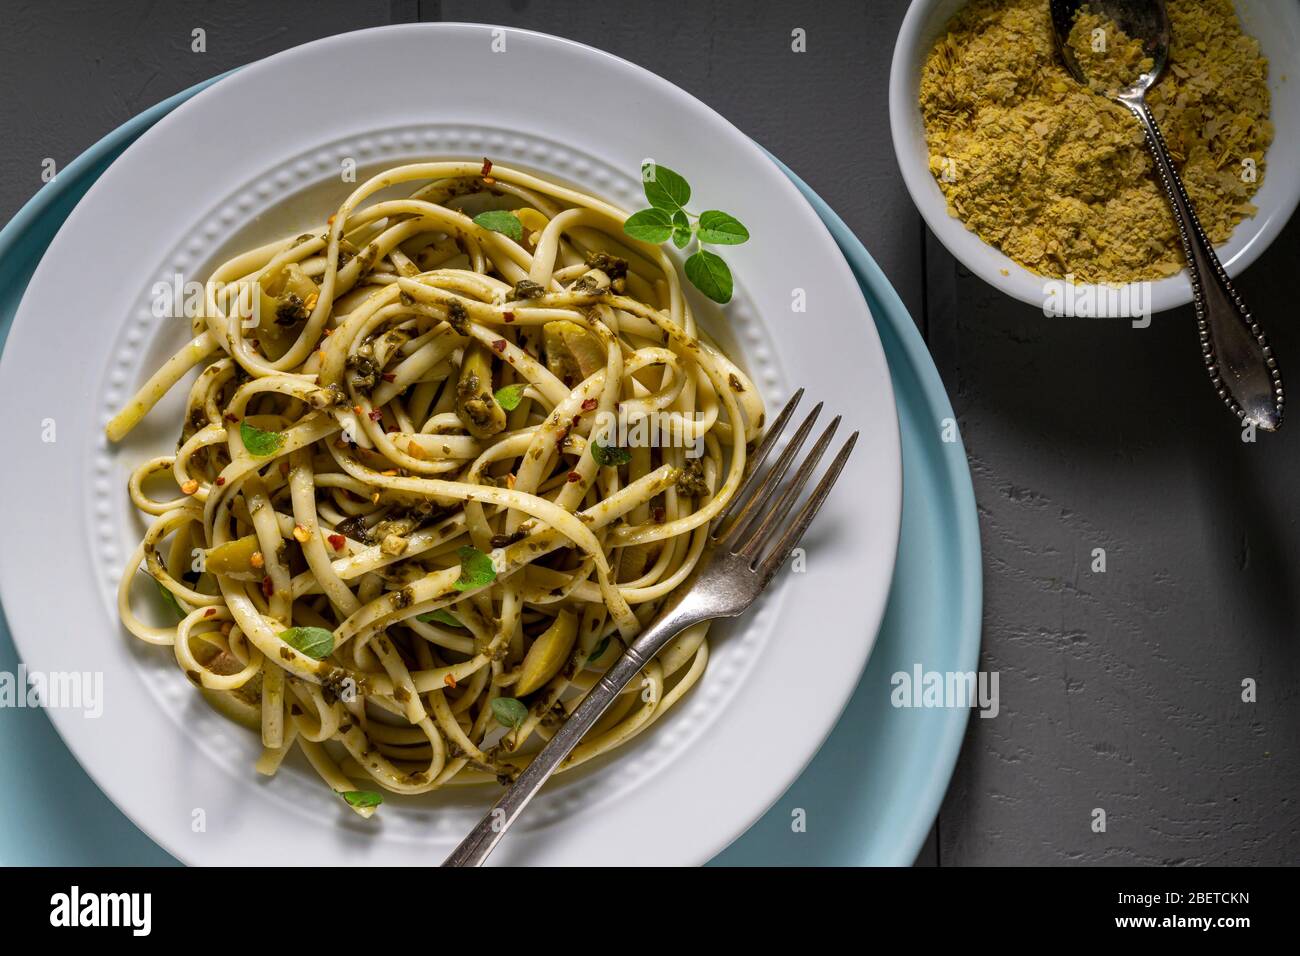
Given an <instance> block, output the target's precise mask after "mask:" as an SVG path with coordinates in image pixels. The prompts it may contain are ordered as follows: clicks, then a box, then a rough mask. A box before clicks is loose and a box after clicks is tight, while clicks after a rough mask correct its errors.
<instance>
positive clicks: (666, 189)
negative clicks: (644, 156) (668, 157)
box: [641, 163, 691, 212]
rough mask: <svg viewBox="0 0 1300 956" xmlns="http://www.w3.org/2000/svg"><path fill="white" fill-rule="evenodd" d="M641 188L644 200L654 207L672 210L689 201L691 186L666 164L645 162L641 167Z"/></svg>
mask: <svg viewBox="0 0 1300 956" xmlns="http://www.w3.org/2000/svg"><path fill="white" fill-rule="evenodd" d="M641 188H642V189H644V190H645V198H646V201H647V202H649V203H650V205H652V206H654V207H655V208H656V209H667V210H668V211H669V212H674V211H676V210H678V209H681V208H682V207H683V206H685V205H686V204H687V203H688V202H690V201H691V187H690V184H688V183H687V182H686V180H685V179H683V178H682V177H681V176H679V175H678V174H677V173H675V172H673V171H672V170H671V169H669V168H668V167H667V166H660V165H659V164H658V163H646V164H645V165H644V166H642V167H641Z"/></svg>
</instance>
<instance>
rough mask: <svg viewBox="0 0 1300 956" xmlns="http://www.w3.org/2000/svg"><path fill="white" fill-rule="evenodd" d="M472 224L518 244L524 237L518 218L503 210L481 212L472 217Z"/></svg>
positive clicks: (522, 227) (522, 225)
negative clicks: (497, 233) (499, 234)
mask: <svg viewBox="0 0 1300 956" xmlns="http://www.w3.org/2000/svg"><path fill="white" fill-rule="evenodd" d="M474 224H475V225H476V226H482V227H483V228H484V229H490V230H491V231H492V232H499V233H501V235H503V236H505V237H506V238H507V239H513V240H514V241H515V242H518V241H519V240H520V239H522V238H523V237H524V224H523V223H521V222H520V221H519V217H518V216H516V215H515V214H514V213H512V212H510V211H508V210H505V209H491V210H488V211H487V212H481V213H479V214H478V215H477V216H475V217H474Z"/></svg>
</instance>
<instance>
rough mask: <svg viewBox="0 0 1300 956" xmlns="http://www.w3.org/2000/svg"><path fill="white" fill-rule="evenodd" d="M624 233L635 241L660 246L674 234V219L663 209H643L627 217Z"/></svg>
mask: <svg viewBox="0 0 1300 956" xmlns="http://www.w3.org/2000/svg"><path fill="white" fill-rule="evenodd" d="M623 231H624V232H626V233H627V234H628V235H629V236H631V237H632V238H633V239H640V240H641V241H642V242H651V243H654V244H655V245H658V244H659V243H661V242H667V241H668V238H669V237H670V236H671V235H672V234H673V217H672V215H671V214H670V213H667V212H665V211H664V210H662V209H642V210H641V211H640V212H634V213H632V215H630V216H628V217H627V222H625V223H623Z"/></svg>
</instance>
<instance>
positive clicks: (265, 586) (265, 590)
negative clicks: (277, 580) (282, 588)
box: [262, 574, 275, 598]
mask: <svg viewBox="0 0 1300 956" xmlns="http://www.w3.org/2000/svg"><path fill="white" fill-rule="evenodd" d="M274 593H275V585H274V584H272V583H271V576H270V575H269V574H268V575H267V576H266V577H264V578H262V596H263V597H265V598H270V596H271V595H272V594H274Z"/></svg>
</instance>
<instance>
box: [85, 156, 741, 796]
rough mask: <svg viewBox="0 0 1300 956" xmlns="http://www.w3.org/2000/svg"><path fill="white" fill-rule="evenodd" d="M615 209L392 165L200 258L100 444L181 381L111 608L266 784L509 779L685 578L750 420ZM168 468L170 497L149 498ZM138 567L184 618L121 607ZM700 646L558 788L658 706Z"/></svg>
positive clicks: (661, 666) (731, 480)
mask: <svg viewBox="0 0 1300 956" xmlns="http://www.w3.org/2000/svg"><path fill="white" fill-rule="evenodd" d="M406 184H411V185H410V186H409V188H413V189H414V192H411V193H409V196H408V197H407V198H383V197H381V196H376V194H377V193H381V192H383V193H384V195H389V194H391V193H393V192H394V190H393V189H391V187H396V186H401V185H406ZM417 187H418V188H417ZM368 200H369V204H368V205H367V204H366V202H367V201H368ZM485 206H486V207H491V208H492V209H505V208H508V209H510V210H513V218H514V220H517V221H518V228H517V229H516V228H515V227H514V223H513V222H512V221H509V220H507V222H506V224H505V225H506V227H508V228H502V227H501V226H500V225H499V224H500V223H501V219H500V214H499V213H498V214H497V218H496V219H495V220H493V219H492V218H491V217H486V216H481V217H478V218H480V219H482V220H483V221H484V222H488V223H495V224H496V225H494V226H493V227H492V228H487V227H485V226H484V225H480V223H479V222H477V221H475V219H474V218H471V216H470V214H469V212H468V211H467V210H470V209H474V208H482V207H485ZM625 219H626V214H625V213H623V212H622V211H621V210H619V209H617V208H615V207H614V206H611V205H609V204H607V203H605V202H603V201H601V200H600V199H597V198H594V197H592V196H589V195H587V194H585V193H583V192H580V191H576V190H574V189H571V188H568V187H565V186H562V185H559V184H557V183H554V182H550V181H548V180H545V179H542V178H539V177H536V176H533V175H529V174H526V173H523V172H519V171H516V170H512V169H507V168H503V167H500V166H495V167H494V166H493V165H492V164H491V163H490V162H488V161H486V160H485V161H484V162H483V164H482V166H481V167H480V165H479V164H478V163H468V162H429V163H417V164H412V165H407V166H400V167H397V168H393V169H389V170H386V171H384V172H382V173H380V174H378V175H376V176H374V177H373V178H371V179H370V180H369V181H367V182H365V183H364V184H363V185H361V186H359V187H358V188H357V189H356V190H355V191H354V192H353V193H352V194H351V195H350V196H349V197H348V198H347V199H346V200H345V201H344V202H343V204H342V205H341V206H340V207H339V208H338V210H337V211H335V213H334V215H332V216H330V218H329V220H328V222H327V223H326V224H324V225H322V226H321V227H320V228H319V229H317V230H314V231H312V232H310V233H307V234H306V235H301V236H298V237H296V238H286V239H282V240H279V241H277V242H273V243H270V244H268V245H265V246H262V247H260V248H257V249H251V250H249V251H247V252H244V253H242V254H240V255H237V256H235V257H234V258H232V259H230V260H229V261H228V262H225V263H224V264H222V265H220V266H218V267H217V269H216V270H215V271H214V272H213V274H212V276H211V278H210V279H209V280H208V282H207V283H206V286H205V288H204V295H203V301H202V306H201V308H200V309H198V310H197V311H198V312H199V313H200V314H199V315H198V316H197V317H195V318H194V319H193V321H192V338H191V339H190V341H189V342H187V343H186V344H185V345H184V346H183V347H182V348H181V349H180V350H179V351H178V352H177V353H176V354H175V355H174V356H172V357H171V358H170V359H168V360H167V361H166V362H165V363H164V364H163V365H162V367H161V368H159V369H158V370H157V372H155V373H154V375H153V377H152V378H150V379H149V380H148V382H146V383H145V384H144V386H143V387H142V388H141V389H140V390H139V392H138V393H137V394H136V395H135V396H134V397H133V398H132V399H131V401H130V402H129V403H128V404H127V405H126V407H125V408H123V409H122V411H121V412H119V413H118V415H117V416H116V417H114V418H113V419H112V420H111V421H110V422H109V424H108V426H107V433H108V436H109V438H110V439H111V440H113V441H119V440H121V439H122V438H123V437H124V436H126V435H127V433H129V432H130V431H131V429H132V428H133V427H134V426H135V425H136V424H137V423H138V422H139V421H140V420H141V419H142V418H143V417H144V416H145V415H146V414H147V413H148V412H149V410H150V409H151V408H152V407H153V406H154V405H155V404H156V403H157V402H158V401H159V399H161V398H162V396H163V395H164V394H165V393H166V392H167V391H168V390H169V389H171V388H172V387H173V386H174V385H176V384H177V383H178V382H179V381H180V380H181V379H182V378H184V377H186V375H187V373H190V372H191V371H192V370H194V369H201V371H200V372H199V374H198V376H197V379H196V380H195V381H194V383H193V385H192V386H191V387H190V390H189V399H188V403H187V406H186V414H185V420H184V423H183V425H182V429H181V435H180V441H179V444H178V447H177V449H176V452H175V454H171V455H166V456H162V457H158V458H153V459H151V460H148V461H145V462H143V463H142V464H140V465H139V466H138V467H137V468H136V469H135V471H134V472H133V474H132V476H131V479H130V482H129V493H130V496H131V500H132V501H133V502H134V504H135V506H136V507H137V508H138V509H139V510H140V511H141V512H142V513H144V514H145V515H147V516H149V518H150V519H151V524H150V525H149V527H148V530H147V531H146V532H145V534H144V537H143V540H142V541H141V542H140V544H139V546H138V547H137V548H136V549H135V551H134V553H133V554H132V555H131V557H130V560H129V561H128V564H127V568H126V573H125V574H124V575H123V577H122V582H121V585H120V589H119V598H118V605H119V611H120V614H121V618H122V621H123V623H124V625H125V626H126V628H127V629H128V630H129V631H130V632H131V633H132V634H134V635H135V636H136V637H138V638H140V639H141V640H144V641H146V642H148V643H151V644H156V645H161V646H169V647H171V648H172V650H173V652H174V654H175V657H176V662H177V664H178V666H180V667H181V669H182V670H183V671H184V672H185V673H186V675H187V676H188V677H189V679H190V680H191V682H192V683H194V684H195V685H196V686H197V687H199V688H200V689H201V691H202V693H203V695H204V696H205V697H206V698H207V699H208V701H209V702H210V703H212V704H213V705H214V706H215V707H216V708H217V709H218V710H220V711H221V712H222V713H223V714H225V715H227V716H229V717H231V718H233V719H235V720H237V721H239V722H241V723H244V724H245V725H247V726H249V727H251V728H253V729H255V730H256V731H257V732H258V733H260V735H261V742H262V746H263V752H262V755H261V757H260V759H259V760H258V763H257V767H258V770H260V771H261V772H263V773H266V774H273V773H275V772H276V770H277V768H278V767H279V765H280V764H281V762H282V761H283V759H284V758H285V756H286V755H287V754H288V753H289V751H290V750H292V749H293V748H294V747H297V748H299V749H301V750H302V752H303V753H304V755H305V756H306V758H307V760H308V761H309V762H310V764H311V766H312V767H313V768H314V769H315V770H316V771H317V772H318V773H319V774H320V776H321V777H322V779H323V780H324V781H325V783H326V784H327V785H328V786H329V787H331V788H332V789H333V790H334V791H336V792H338V793H340V794H342V795H343V796H344V797H345V798H347V802H348V803H349V804H350V805H351V806H352V807H353V808H354V809H355V810H356V811H357V812H358V813H360V814H362V815H365V816H368V815H370V814H371V813H373V812H374V807H375V805H376V804H377V803H378V802H379V800H380V798H379V795H378V791H391V792H395V793H403V794H416V793H423V792H425V791H429V790H433V789H435V788H438V787H441V786H443V785H444V784H448V783H453V782H454V783H472V782H482V781H490V780H492V779H494V778H495V779H497V780H500V781H502V782H508V781H509V780H510V779H513V777H514V776H515V775H517V773H518V771H519V770H520V769H521V768H522V767H523V766H525V765H526V764H527V761H528V759H529V756H530V754H532V753H535V752H536V749H537V748H538V746H540V743H541V742H542V741H544V740H546V739H548V738H549V737H550V735H551V734H552V733H553V732H554V730H555V728H556V727H557V726H558V724H559V723H560V722H562V721H563V719H564V718H565V716H566V715H567V714H568V713H570V712H571V711H572V710H573V708H574V707H576V706H577V704H578V702H579V701H580V700H581V697H582V695H583V693H585V692H586V690H588V689H589V688H591V687H592V686H593V685H594V683H595V682H596V681H597V680H598V679H599V677H600V675H601V673H602V672H603V671H604V670H605V669H606V668H607V667H609V666H610V665H611V664H612V663H613V662H614V661H615V660H616V659H617V658H618V656H619V654H620V653H621V651H622V648H623V647H624V645H625V644H626V643H627V642H628V640H629V639H630V638H632V637H633V636H634V635H635V634H636V633H637V632H638V631H639V629H640V628H641V627H642V626H643V625H644V624H645V623H647V622H648V621H649V620H650V619H651V618H653V616H654V615H655V614H656V613H657V611H658V609H659V608H660V607H661V606H662V604H663V601H664V599H665V598H666V597H667V596H668V595H669V594H670V593H672V592H673V591H674V589H676V588H677V587H678V586H679V585H681V584H682V582H683V581H684V580H685V579H686V578H687V576H688V575H689V574H690V572H691V570H692V569H693V567H694V566H695V564H696V562H697V561H698V560H699V558H700V555H701V552H702V551H703V549H704V546H705V539H706V535H707V532H708V525H709V522H710V520H711V519H712V518H713V517H714V516H715V515H716V514H717V513H718V512H719V511H720V510H721V509H722V508H723V507H724V506H725V505H726V503H727V502H728V501H729V500H730V499H731V497H732V495H733V494H734V493H735V490H736V488H737V486H738V484H739V482H740V480H741V477H742V474H743V471H744V467H745V457H746V446H747V444H748V442H750V441H752V440H753V439H754V438H755V437H756V436H757V435H758V433H759V431H760V430H761V428H762V425H763V404H762V399H761V398H760V396H759V394H758V391H757V389H756V388H755V387H754V385H753V384H752V382H751V381H750V380H749V378H748V377H747V376H746V375H745V373H744V372H743V371H742V370H741V369H740V368H739V367H738V366H737V365H736V364H735V363H733V362H732V361H731V360H730V359H728V358H727V357H726V356H725V355H724V354H723V353H722V351H721V350H720V349H719V347H718V346H717V345H716V344H715V343H714V342H713V341H711V340H710V339H709V338H708V337H707V336H706V335H704V334H703V333H702V332H701V330H700V329H699V328H698V327H697V325H696V321H695V318H694V316H693V315H692V313H691V310H690V308H689V306H688V304H687V302H686V299H685V297H684V296H683V293H682V288H681V284H680V282H679V278H678V274H677V271H676V267H675V265H674V262H673V260H672V259H671V258H669V257H668V255H667V254H666V253H665V252H664V251H663V250H662V249H661V248H659V247H657V246H652V245H648V244H645V243H641V242H638V241H636V240H633V239H631V238H629V237H628V236H626V235H625V234H624V232H623V228H622V226H623V222H624V221H625ZM512 235H517V236H518V238H517V239H516V238H512ZM159 476H161V477H167V476H170V477H171V478H172V479H174V481H175V483H176V485H177V486H178V487H179V490H180V493H179V494H178V495H175V496H174V497H170V498H166V499H162V498H156V497H152V496H151V493H150V489H151V488H153V487H154V486H156V485H157V484H158V482H157V480H156V479H157V478H158V477H159ZM172 494H174V492H173V493H172ZM141 568H143V570H144V571H145V572H146V573H147V574H148V575H149V576H150V577H152V578H154V580H155V581H157V583H158V585H159V586H160V587H161V588H162V589H163V590H164V591H165V594H166V596H168V598H169V603H171V604H174V606H175V608H176V609H178V610H179V614H180V620H179V621H178V622H177V623H175V624H173V625H170V626H155V625H151V624H148V623H146V622H145V621H144V620H142V619H141V618H140V617H139V616H137V614H136V613H135V611H134V610H133V607H132V604H133V602H132V589H133V588H134V586H135V585H136V583H137V582H139V581H141V580H142V577H141V576H140V575H139V574H138V573H137V572H138V571H139V570H140V569H141ZM706 628H707V626H697V627H694V628H691V629H690V630H688V631H687V632H685V633H684V634H682V635H681V636H680V637H678V638H677V639H676V640H675V641H674V642H673V643H672V644H671V645H670V646H669V647H668V648H667V649H666V650H665V651H664V652H663V653H662V654H660V655H659V656H658V657H657V658H656V659H655V660H654V661H652V662H651V663H650V664H648V665H647V666H646V668H645V671H644V673H643V677H642V680H641V681H640V682H633V684H631V685H630V686H629V689H628V690H627V691H626V692H625V693H624V694H623V695H622V697H621V698H620V699H619V701H618V702H617V703H616V704H615V705H614V706H613V707H612V708H611V709H610V711H609V712H608V713H607V714H606V715H605V716H604V717H603V718H602V719H601V721H600V722H599V723H598V724H597V725H596V726H595V727H594V728H593V729H592V730H591V732H590V733H588V734H587V736H586V738H585V739H584V741H583V743H582V744H581V745H580V746H579V747H578V748H577V749H576V750H574V752H573V753H572V754H571V755H570V756H569V758H568V759H567V760H566V762H565V763H564V764H563V766H562V769H564V768H569V767H573V766H575V765H577V764H580V763H583V762H584V761H586V760H589V759H590V758H592V757H595V756H597V755H599V754H602V753H605V752H608V751H610V750H613V749H614V748H616V747H618V746H620V745H621V744H623V743H625V742H627V741H628V740H630V739H631V738H632V737H634V736H636V735H637V734H639V733H640V732H641V731H643V730H645V729H646V728H647V727H648V726H650V725H651V724H652V723H654V721H655V720H657V719H658V718H659V717H660V716H661V715H662V714H663V713H664V712H665V711H667V710H668V709H669V708H670V707H672V706H673V705H674V704H675V703H676V702H677V701H678V700H679V699H681V697H682V696H683V695H684V694H685V693H686V692H687V691H688V690H689V689H690V687H691V686H692V685H693V684H695V683H696V681H698V680H699V678H700V676H701V674H702V673H703V671H704V668H705V664H706V661H707V658H708V645H707V643H706V640H705V632H706Z"/></svg>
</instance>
